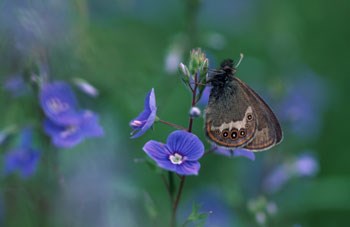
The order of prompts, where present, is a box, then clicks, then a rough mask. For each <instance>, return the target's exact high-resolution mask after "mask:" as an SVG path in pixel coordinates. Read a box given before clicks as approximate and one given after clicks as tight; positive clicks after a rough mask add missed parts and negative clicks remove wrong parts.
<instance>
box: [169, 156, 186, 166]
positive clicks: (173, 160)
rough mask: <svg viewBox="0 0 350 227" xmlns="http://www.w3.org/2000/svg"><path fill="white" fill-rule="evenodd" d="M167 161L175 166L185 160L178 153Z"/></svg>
mask: <svg viewBox="0 0 350 227" xmlns="http://www.w3.org/2000/svg"><path fill="white" fill-rule="evenodd" d="M169 159H170V161H171V163H173V164H175V165H180V164H181V163H182V162H183V161H185V158H184V157H183V156H182V155H180V154H178V153H175V154H173V155H170V156H169Z"/></svg>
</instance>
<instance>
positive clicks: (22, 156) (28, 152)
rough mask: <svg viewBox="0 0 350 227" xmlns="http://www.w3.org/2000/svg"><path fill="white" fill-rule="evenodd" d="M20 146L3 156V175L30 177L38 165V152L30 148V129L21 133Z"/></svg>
mask: <svg viewBox="0 0 350 227" xmlns="http://www.w3.org/2000/svg"><path fill="white" fill-rule="evenodd" d="M20 136H21V144H20V146H19V147H17V148H14V149H12V150H11V151H9V152H8V153H6V154H5V174H10V173H12V172H15V171H19V172H20V176H21V177H22V178H27V177H29V176H31V175H32V174H33V173H34V172H35V170H36V168H37V165H38V161H39V158H40V152H39V151H38V150H36V149H34V148H32V129H31V128H25V129H23V130H22V132H21V135H20Z"/></svg>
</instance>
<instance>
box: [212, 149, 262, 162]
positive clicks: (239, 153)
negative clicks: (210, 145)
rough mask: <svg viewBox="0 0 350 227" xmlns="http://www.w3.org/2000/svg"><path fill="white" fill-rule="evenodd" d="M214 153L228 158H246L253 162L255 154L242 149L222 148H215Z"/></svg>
mask: <svg viewBox="0 0 350 227" xmlns="http://www.w3.org/2000/svg"><path fill="white" fill-rule="evenodd" d="M214 152H215V153H217V154H221V155H225V156H229V157H246V158H248V159H250V160H252V161H254V160H255V154H254V152H252V151H249V150H246V149H243V148H236V149H226V148H223V147H216V148H214Z"/></svg>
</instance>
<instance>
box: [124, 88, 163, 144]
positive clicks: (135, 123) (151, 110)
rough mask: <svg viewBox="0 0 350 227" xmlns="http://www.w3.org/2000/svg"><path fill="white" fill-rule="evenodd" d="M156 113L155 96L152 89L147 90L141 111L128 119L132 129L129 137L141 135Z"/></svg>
mask: <svg viewBox="0 0 350 227" xmlns="http://www.w3.org/2000/svg"><path fill="white" fill-rule="evenodd" d="M156 114H157V107H156V96H155V94H154V89H153V88H152V90H151V91H150V92H148V94H147V96H146V99H145V107H144V110H143V111H142V113H140V115H139V116H137V117H136V118H135V119H133V120H132V121H130V124H129V125H130V127H131V128H132V129H133V131H132V133H131V135H132V136H131V138H132V139H134V138H137V137H140V136H141V135H143V134H144V133H145V132H146V131H147V130H148V129H149V128H150V127H151V126H152V125H153V123H154V121H155V119H156Z"/></svg>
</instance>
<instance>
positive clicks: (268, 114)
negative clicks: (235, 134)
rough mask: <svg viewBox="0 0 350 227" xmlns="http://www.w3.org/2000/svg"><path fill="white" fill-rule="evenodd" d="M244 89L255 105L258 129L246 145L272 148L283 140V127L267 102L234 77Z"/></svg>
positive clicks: (253, 148) (256, 148)
mask: <svg viewBox="0 0 350 227" xmlns="http://www.w3.org/2000/svg"><path fill="white" fill-rule="evenodd" d="M234 79H235V80H236V81H237V82H238V83H239V84H240V87H242V89H243V90H244V93H245V94H246V97H247V98H248V99H249V101H248V102H249V103H251V104H252V106H253V107H254V111H255V115H256V117H257V129H256V132H255V136H254V139H253V140H252V141H250V142H249V143H248V144H246V145H245V146H244V148H246V149H249V150H252V151H263V150H266V149H268V148H271V147H272V146H274V145H275V144H277V143H279V142H281V140H282V137H283V136H282V129H281V126H280V124H279V122H278V120H277V117H276V116H275V114H274V113H273V112H272V110H271V109H270V107H269V106H268V105H267V104H266V102H265V101H264V100H263V99H262V98H261V97H260V96H259V95H258V94H257V93H256V92H255V91H254V90H253V89H251V88H250V87H249V86H248V85H247V84H245V83H244V82H243V81H241V80H240V79H238V78H237V77H234Z"/></svg>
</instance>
